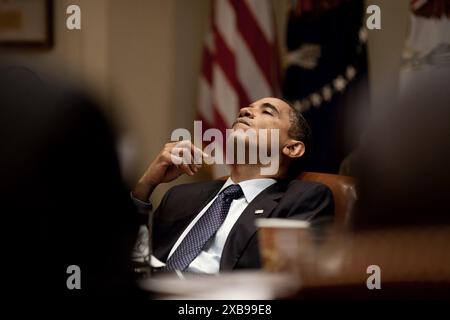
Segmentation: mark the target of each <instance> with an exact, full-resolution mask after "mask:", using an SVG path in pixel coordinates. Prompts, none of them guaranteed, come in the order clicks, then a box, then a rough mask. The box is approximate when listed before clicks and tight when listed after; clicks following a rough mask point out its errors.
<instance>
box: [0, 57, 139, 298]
mask: <svg viewBox="0 0 450 320" xmlns="http://www.w3.org/2000/svg"><path fill="white" fill-rule="evenodd" d="M0 103H1V108H0V132H1V134H0V139H1V142H0V143H1V144H0V145H1V163H0V171H1V185H0V188H1V189H0V194H1V195H2V201H1V207H2V208H1V212H2V216H3V220H4V221H5V220H6V219H8V223H5V225H6V226H7V228H8V231H9V241H8V242H7V244H8V246H10V247H12V249H13V251H14V252H13V253H12V255H11V256H7V255H6V253H5V257H4V258H5V259H8V260H6V261H8V262H6V263H5V265H8V267H9V268H11V269H14V272H13V274H12V275H14V276H12V275H11V276H10V277H9V278H11V279H10V280H11V281H13V282H15V284H13V287H12V288H13V289H12V291H13V292H14V293H19V294H22V295H24V297H26V295H25V294H29V295H30V296H31V297H32V299H37V298H46V297H49V296H52V297H61V296H92V295H96V296H97V295H128V294H131V293H133V292H134V286H133V283H132V277H131V273H130V268H129V265H128V264H129V253H130V250H131V248H132V245H133V241H134V239H135V234H136V232H137V227H136V226H137V223H136V215H135V212H134V209H133V207H132V203H130V197H129V195H128V193H127V191H126V189H125V187H124V186H123V184H122V181H121V176H120V172H119V166H118V161H117V158H116V154H115V151H114V138H113V135H112V132H111V130H110V128H109V126H108V125H107V122H106V121H105V119H104V117H103V116H102V114H101V112H100V110H99V108H98V106H97V105H95V104H94V103H93V102H92V101H91V100H90V99H89V98H88V97H86V96H85V95H84V94H81V93H78V92H77V91H76V90H74V89H71V88H69V86H64V85H61V84H55V83H49V82H47V81H42V80H41V79H40V76H39V75H37V74H36V73H34V72H33V71H31V70H29V69H27V68H26V67H23V66H22V65H20V64H14V63H11V62H10V63H8V64H6V63H5V62H4V61H3V64H1V65H0ZM10 219H11V222H9V220H10ZM2 260H3V259H2ZM3 261H5V260H3ZM70 265H77V266H79V267H80V269H81V289H80V290H69V289H68V288H67V285H66V281H67V279H68V278H69V276H70V273H67V268H68V266H70ZM24 285H25V286H24ZM11 293H12V292H11Z"/></svg>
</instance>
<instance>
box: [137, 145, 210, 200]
mask: <svg viewBox="0 0 450 320" xmlns="http://www.w3.org/2000/svg"><path fill="white" fill-rule="evenodd" d="M202 156H203V157H207V155H206V154H205V153H204V152H203V151H202V150H200V149H199V148H197V147H196V146H194V145H193V144H192V143H191V142H190V141H187V140H184V141H176V142H170V143H167V144H166V145H165V146H164V148H163V149H162V150H161V152H160V153H159V154H158V156H157V157H156V158H155V160H153V162H152V163H151V164H150V166H149V167H148V168H147V170H146V171H145V173H144V175H143V176H142V177H141V179H139V182H138V183H137V184H136V186H135V188H134V190H133V196H134V197H135V198H137V199H139V200H142V201H148V199H149V198H150V196H151V194H152V193H153V190H154V189H155V188H156V187H157V186H158V185H159V184H160V183H163V182H170V181H172V180H174V179H176V178H178V177H179V176H180V175H182V174H183V173H186V174H187V175H189V176H193V175H194V174H196V173H197V172H198V170H199V169H200V168H201V159H202ZM194 159H198V160H200V161H198V162H200V163H198V164H195V163H194Z"/></svg>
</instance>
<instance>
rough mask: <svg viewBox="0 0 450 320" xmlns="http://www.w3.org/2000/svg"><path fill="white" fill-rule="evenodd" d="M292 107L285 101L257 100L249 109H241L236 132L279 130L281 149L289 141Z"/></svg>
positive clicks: (272, 99)
mask: <svg viewBox="0 0 450 320" xmlns="http://www.w3.org/2000/svg"><path fill="white" fill-rule="evenodd" d="M290 109H291V108H290V106H289V105H288V104H287V103H286V102H284V101H283V100H280V99H277V98H263V99H260V100H257V101H255V102H253V103H252V104H250V105H249V106H247V107H243V108H241V110H240V111H239V114H238V117H237V119H236V121H235V122H234V123H233V126H232V128H233V129H234V130H237V129H242V130H248V129H254V130H255V131H256V132H258V130H259V129H267V131H268V134H270V129H278V130H279V139H280V141H279V142H280V147H282V146H283V144H284V142H285V141H287V139H289V135H288V132H289V128H290V125H291V121H290V112H291V110H290Z"/></svg>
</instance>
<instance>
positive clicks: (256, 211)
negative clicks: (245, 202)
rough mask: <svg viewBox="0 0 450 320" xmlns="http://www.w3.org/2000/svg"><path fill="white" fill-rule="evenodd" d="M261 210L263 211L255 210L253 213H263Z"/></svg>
mask: <svg viewBox="0 0 450 320" xmlns="http://www.w3.org/2000/svg"><path fill="white" fill-rule="evenodd" d="M263 212H264V210H263V209H259V210H255V214H261V213H263Z"/></svg>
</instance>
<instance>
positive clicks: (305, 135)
mask: <svg viewBox="0 0 450 320" xmlns="http://www.w3.org/2000/svg"><path fill="white" fill-rule="evenodd" d="M281 100H283V101H284V102H285V103H286V104H287V105H289V107H290V108H291V110H290V121H291V125H290V127H289V131H288V135H289V137H291V138H292V139H295V140H299V141H301V142H303V144H304V145H305V153H304V154H303V156H302V157H300V158H298V159H295V160H294V161H292V162H291V164H290V165H289V168H288V172H287V174H286V178H291V179H294V178H295V177H296V176H297V175H298V174H300V172H301V171H302V169H303V168H304V165H305V162H306V161H307V160H308V158H309V157H310V155H311V153H312V145H313V137H312V130H311V127H310V126H309V124H308V122H307V121H306V119H305V118H304V117H303V115H302V113H301V112H300V110H298V109H297V108H295V105H294V104H293V103H292V102H290V101H288V100H285V99H281Z"/></svg>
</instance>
